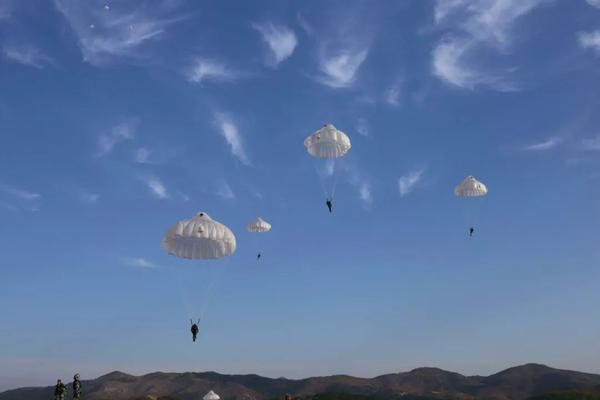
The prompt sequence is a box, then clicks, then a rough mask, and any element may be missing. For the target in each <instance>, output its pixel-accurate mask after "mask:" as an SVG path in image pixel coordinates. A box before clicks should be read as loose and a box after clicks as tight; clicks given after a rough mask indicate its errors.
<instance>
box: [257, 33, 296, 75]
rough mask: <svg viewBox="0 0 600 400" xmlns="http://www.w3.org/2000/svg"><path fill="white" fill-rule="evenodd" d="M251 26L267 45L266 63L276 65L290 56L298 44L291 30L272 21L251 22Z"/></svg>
mask: <svg viewBox="0 0 600 400" xmlns="http://www.w3.org/2000/svg"><path fill="white" fill-rule="evenodd" d="M252 27H253V28H254V29H256V30H257V31H258V32H259V33H260V35H261V37H262V39H263V41H264V42H265V43H266V44H267V46H269V50H270V59H269V60H267V62H268V64H270V65H272V66H274V67H277V66H278V65H279V63H281V62H283V61H284V60H286V59H287V58H289V57H291V56H292V54H293V53H294V50H295V49H296V46H297V45H298V38H297V37H296V34H295V33H294V31H293V30H291V29H290V28H288V27H287V26H283V25H274V24H273V23H264V24H253V25H252Z"/></svg>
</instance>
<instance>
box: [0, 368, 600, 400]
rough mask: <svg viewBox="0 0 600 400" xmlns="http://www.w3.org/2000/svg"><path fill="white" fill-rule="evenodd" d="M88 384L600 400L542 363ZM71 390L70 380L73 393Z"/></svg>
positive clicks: (135, 389) (340, 395) (92, 399)
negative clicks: (475, 369)
mask: <svg viewBox="0 0 600 400" xmlns="http://www.w3.org/2000/svg"><path fill="white" fill-rule="evenodd" d="M83 387H84V399H85V400H150V399H153V400H157V399H177V400H199V399H201V398H202V396H203V395H204V394H205V393H207V392H208V391H209V390H211V389H212V390H214V391H215V392H217V393H219V394H220V395H221V399H223V400H230V399H231V400H233V399H236V400H270V399H282V398H283V396H284V395H285V394H290V395H292V396H294V397H299V398H302V399H313V400H363V399H364V400H366V399H381V400H392V399H401V398H402V399H403V400H411V399H423V400H426V399H456V400H467V399H490V400H525V399H532V398H536V399H540V400H545V399H553V400H558V399H562V398H564V399H600V375H596V374H587V373H582V372H575V371H567V370H560V369H554V368H550V367H547V366H545V365H540V364H526V365H522V366H518V367H513V368H509V369H507V370H504V371H502V372H499V373H497V374H494V375H490V376H487V377H483V376H463V375H461V374H457V373H455V372H448V371H444V370H441V369H438V368H417V369H414V370H412V371H410V372H401V373H397V374H388V375H381V376H378V377H375V378H372V379H366V378H356V377H352V376H347V375H334V376H327V377H316V378H308V379H301V380H292V379H285V378H279V379H271V378H265V377H261V376H258V375H222V374H218V373H215V372H185V373H163V372H155V373H151V374H147V375H143V376H133V375H128V374H125V373H122V372H111V373H109V374H107V375H104V376H101V377H99V378H97V379H93V380H84V381H83ZM70 389H71V387H70V385H69V393H70ZM565 396H566V397H565ZM52 398H53V387H35V388H22V389H15V390H9V391H6V392H3V393H0V400H48V399H52ZM67 398H68V399H70V398H71V396H70V395H69V396H67Z"/></svg>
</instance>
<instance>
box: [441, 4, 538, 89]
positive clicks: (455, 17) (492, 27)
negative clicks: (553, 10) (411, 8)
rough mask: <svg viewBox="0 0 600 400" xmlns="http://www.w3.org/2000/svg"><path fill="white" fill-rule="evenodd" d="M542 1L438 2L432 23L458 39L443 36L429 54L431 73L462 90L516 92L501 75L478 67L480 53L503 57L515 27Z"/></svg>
mask: <svg viewBox="0 0 600 400" xmlns="http://www.w3.org/2000/svg"><path fill="white" fill-rule="evenodd" d="M544 1H545V0H437V3H436V7H435V10H434V20H435V23H436V24H438V25H441V24H449V25H450V26H453V27H454V28H455V30H458V31H460V32H461V33H460V34H458V35H456V34H455V35H453V36H448V35H446V36H445V37H444V38H442V40H441V41H440V42H439V43H438V44H437V45H436V46H435V48H434V49H433V51H432V72H433V74H434V75H435V76H436V77H437V78H439V79H441V80H442V81H444V82H446V83H448V84H450V85H453V86H457V87H459V88H462V89H474V88H476V87H477V86H486V87H489V88H491V89H494V90H499V91H511V90H516V87H515V85H514V84H512V83H510V82H509V81H508V80H507V79H506V78H505V76H504V75H506V71H489V70H487V69H485V68H482V67H481V64H478V63H477V62H476V61H477V60H479V59H480V58H481V57H480V54H479V53H480V51H481V50H483V49H487V48H492V49H495V50H497V52H498V53H499V54H505V53H506V52H507V47H508V45H509V44H510V42H511V37H510V33H511V30H512V27H513V25H514V23H515V22H516V21H517V20H518V19H519V18H520V17H522V16H524V15H526V14H527V13H529V12H530V11H532V10H533V9H534V8H536V7H537V6H539V5H540V4H542V3H543V2H544Z"/></svg>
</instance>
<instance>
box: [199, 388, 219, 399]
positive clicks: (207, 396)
mask: <svg viewBox="0 0 600 400" xmlns="http://www.w3.org/2000/svg"><path fill="white" fill-rule="evenodd" d="M220 398H221V397H219V395H218V394H216V393H215V392H213V391H212V390H211V391H210V392H208V393H206V394H205V395H204V397H203V398H202V399H203V400H219V399H220Z"/></svg>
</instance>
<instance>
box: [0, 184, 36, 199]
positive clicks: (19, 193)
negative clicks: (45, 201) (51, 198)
mask: <svg viewBox="0 0 600 400" xmlns="http://www.w3.org/2000/svg"><path fill="white" fill-rule="evenodd" d="M0 191H2V192H4V193H7V194H9V195H11V196H13V197H16V198H18V199H20V200H25V201H33V200H39V199H40V198H41V195H40V194H39V193H35V192H30V191H28V190H23V189H20V188H17V187H14V186H9V185H4V184H0Z"/></svg>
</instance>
